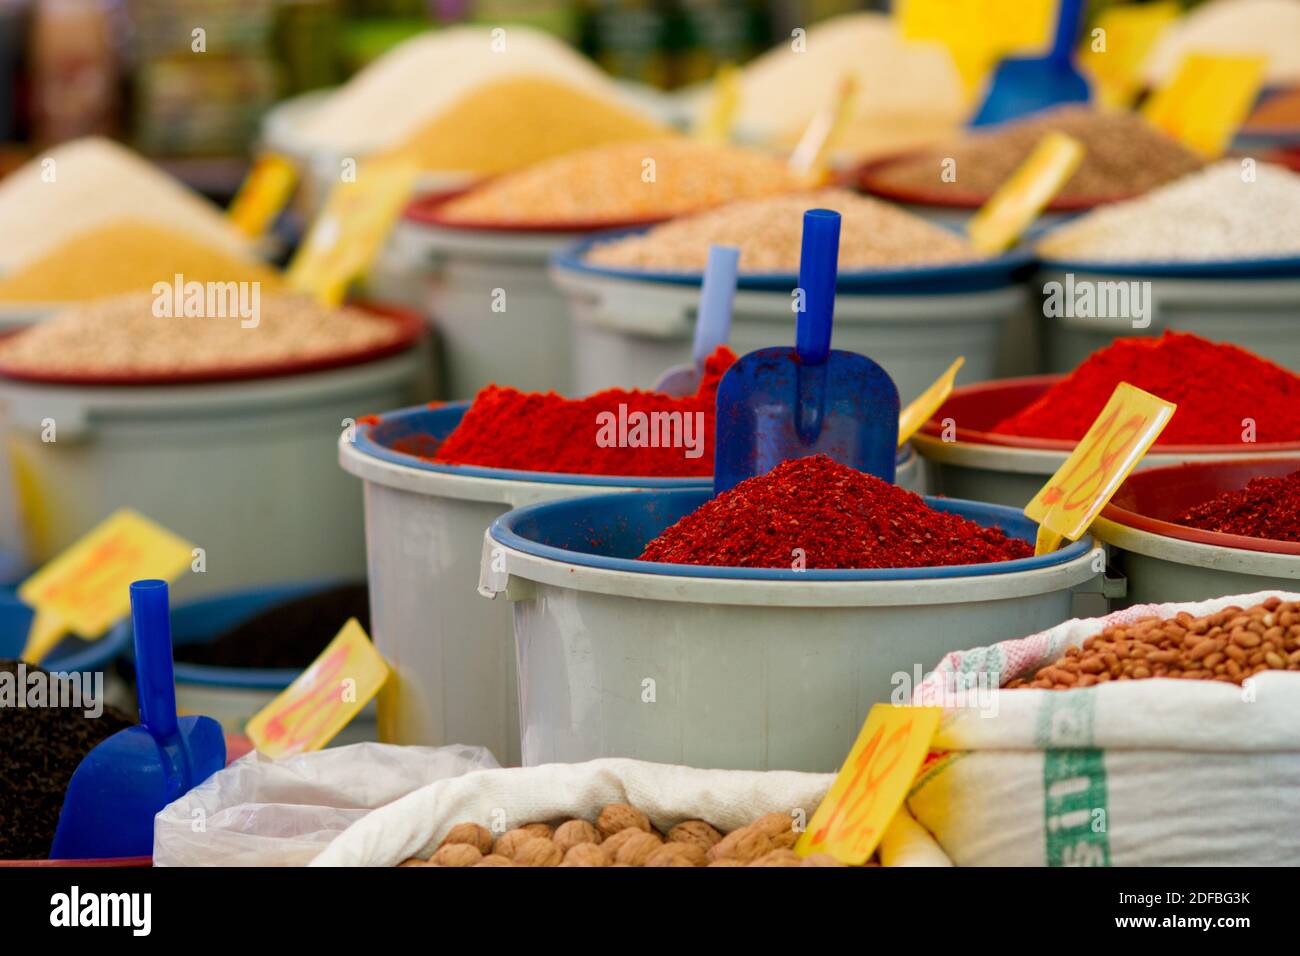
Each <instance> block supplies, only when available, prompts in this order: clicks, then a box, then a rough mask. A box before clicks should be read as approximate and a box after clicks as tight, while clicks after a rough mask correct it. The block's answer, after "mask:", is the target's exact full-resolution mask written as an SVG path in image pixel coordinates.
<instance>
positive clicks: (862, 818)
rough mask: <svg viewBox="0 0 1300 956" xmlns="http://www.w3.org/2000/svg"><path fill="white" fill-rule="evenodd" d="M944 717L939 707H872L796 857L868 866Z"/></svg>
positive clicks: (801, 842) (815, 814)
mask: <svg viewBox="0 0 1300 956" xmlns="http://www.w3.org/2000/svg"><path fill="white" fill-rule="evenodd" d="M942 716H943V710H942V708H939V707H896V706H894V705H893V704H876V705H875V706H873V707H872V708H871V712H870V713H869V714H867V721H866V723H865V724H863V725H862V730H861V732H859V734H858V739H857V742H856V743H854V745H853V749H852V750H850V751H849V755H848V757H847V758H846V759H845V761H844V765H843V766H842V767H840V772H839V775H838V776H837V777H836V778H835V782H834V783H833V784H831V789H830V791H829V792H827V794H826V796H825V798H824V799H823V800H822V802H821V805H820V806H819V807H818V808H817V812H816V813H814V814H813V816H812V819H811V820H810V821H809V822H808V828H807V829H806V830H805V831H804V833H803V835H802V836H801V837H799V842H798V843H796V844H795V848H794V849H795V852H796V853H798V854H799V855H800V856H808V855H809V854H811V853H829V854H831V855H832V856H834V857H835V858H836V859H837V860H839V861H840V862H841V863H844V864H847V865H849V866H861V865H862V864H863V863H865V862H867V860H868V859H869V858H870V857H871V854H872V853H874V852H875V850H876V846H877V844H879V843H880V838H881V837H882V836H883V835H884V833H885V829H886V828H887V827H888V826H889V822H890V821H891V820H893V819H894V814H896V813H897V812H898V808H899V807H901V806H902V805H903V798H904V797H906V796H907V788H908V787H910V786H911V785H912V780H913V779H915V777H916V772H917V770H918V769H920V767H921V763H922V761H924V760H925V756H926V754H927V753H929V751H930V741H931V740H932V739H933V738H934V732H935V731H936V730H937V729H938V727H939V718H940V717H942Z"/></svg>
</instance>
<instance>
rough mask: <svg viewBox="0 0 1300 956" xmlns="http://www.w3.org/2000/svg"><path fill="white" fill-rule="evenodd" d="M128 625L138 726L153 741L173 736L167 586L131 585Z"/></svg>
mask: <svg viewBox="0 0 1300 956" xmlns="http://www.w3.org/2000/svg"><path fill="white" fill-rule="evenodd" d="M131 623H132V624H133V625H134V630H135V664H136V694H137V697H138V698H139V704H140V722H141V723H142V724H144V726H145V728H146V729H147V730H148V731H149V733H150V734H152V735H153V736H154V737H155V738H157V739H159V740H166V739H167V738H169V737H174V736H176V734H177V732H178V731H179V730H180V726H179V724H178V723H177V720H176V675H175V673H174V671H173V667H172V625H171V617H170V615H169V614H168V610H167V582H166V581H158V580H145V581H135V582H133V583H132V584H131Z"/></svg>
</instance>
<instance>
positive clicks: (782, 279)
mask: <svg viewBox="0 0 1300 956" xmlns="http://www.w3.org/2000/svg"><path fill="white" fill-rule="evenodd" d="M652 227H653V224H652V225H650V226H633V227H627V228H619V229H609V230H605V231H602V232H598V233H595V234H593V235H588V236H585V237H582V238H580V239H577V240H575V241H574V242H572V243H570V244H569V245H567V246H565V247H564V248H562V249H559V250H557V251H556V252H555V253H554V254H553V255H552V257H551V268H552V269H554V270H556V271H558V272H560V273H572V274H577V275H579V276H586V277H596V278H601V279H607V280H613V281H619V282H645V283H647V284H649V285H663V286H685V287H688V288H690V287H698V286H700V285H701V284H702V283H703V281H704V273H703V272H670V271H658V272H656V271H651V270H642V269H624V268H614V267H611V266H600V265H593V264H591V263H589V262H587V261H586V260H585V256H586V255H587V253H588V252H590V251H591V250H592V249H593V248H594V247H595V246H597V245H600V244H602V243H605V242H611V241H614V240H616V239H621V238H624V237H627V236H633V235H639V234H642V233H645V232H647V231H648V230H649V229H650V228H652ZM1036 262H1037V259H1036V258H1035V256H1034V254H1033V253H1032V252H1031V251H1030V250H1029V249H1028V248H1025V247H1019V248H1015V249H1012V250H1011V251H1009V252H1004V253H1000V254H998V255H996V256H987V257H984V258H981V259H974V260H968V261H962V262H955V263H950V264H946V265H925V264H922V265H914V266H900V267H895V268H888V269H842V270H840V271H839V273H838V274H837V277H836V288H837V290H839V291H840V292H841V293H843V294H845V295H855V294H857V295H870V294H872V291H873V287H875V288H879V289H882V290H883V291H882V292H880V293H879V294H890V293H891V292H893V294H898V295H917V296H920V295H930V296H939V295H945V294H950V293H949V292H945V291H942V290H941V291H924V290H917V291H912V292H903V291H897V292H894V290H892V289H891V288H890V287H891V286H895V285H896V286H901V287H903V288H906V287H907V286H909V285H914V284H932V283H941V282H945V281H947V282H949V283H951V284H953V285H960V284H961V283H963V282H965V283H976V284H980V285H981V288H984V287H987V288H990V289H995V288H1000V287H1002V286H1011V285H1013V284H1015V283H1014V281H1013V280H1014V276H1015V274H1016V273H1018V272H1020V271H1021V270H1028V269H1030V268H1032V267H1033V266H1034V264H1035V263H1036ZM798 284H799V276H798V274H797V273H794V272H745V271H742V272H741V273H740V274H739V275H738V276H737V279H736V288H737V289H738V290H740V291H743V292H781V293H783V294H786V295H788V294H789V291H790V289H792V288H795V287H796V286H798ZM953 291H961V290H960V289H957V290H953Z"/></svg>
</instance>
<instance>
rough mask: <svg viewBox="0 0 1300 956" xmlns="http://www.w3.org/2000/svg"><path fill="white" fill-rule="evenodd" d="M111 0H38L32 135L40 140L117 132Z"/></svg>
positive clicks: (33, 32)
mask: <svg viewBox="0 0 1300 956" xmlns="http://www.w3.org/2000/svg"><path fill="white" fill-rule="evenodd" d="M113 7H114V4H113V2H112V0H36V4H35V6H34V8H33V11H32V24H31V77H32V81H31V82H32V88H31V100H32V133H33V138H34V139H36V141H37V142H40V143H54V142H61V141H63V140H67V139H73V138H75V137H78V136H87V135H91V134H104V135H109V134H112V133H114V132H116V130H117V126H118V113H119V108H120V105H121V100H120V90H119V85H118V62H117V53H116V48H115V44H114V38H113V27H112V13H113Z"/></svg>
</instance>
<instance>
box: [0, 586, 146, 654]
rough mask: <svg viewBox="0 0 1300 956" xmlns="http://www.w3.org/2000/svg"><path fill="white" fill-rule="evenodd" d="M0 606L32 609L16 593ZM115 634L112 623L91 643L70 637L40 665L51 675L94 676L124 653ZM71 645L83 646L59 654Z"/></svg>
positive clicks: (122, 641)
mask: <svg viewBox="0 0 1300 956" xmlns="http://www.w3.org/2000/svg"><path fill="white" fill-rule="evenodd" d="M0 606H2V607H5V608H13V609H22V610H23V611H25V612H27V613H28V614H30V613H32V609H31V607H30V606H29V605H28V604H27V603H26V602H24V601H23V600H22V599H21V598H19V597H18V596H17V595H16V594H12V595H5V596H4V597H2V598H0ZM116 632H117V625H116V624H115V625H113V626H112V627H110V628H109V629H108V630H107V631H105V632H104V634H103V636H102V637H99V638H96V639H95V640H93V641H87V640H85V639H84V638H81V637H79V636H77V635H75V634H73V635H69V636H67V637H65V638H63V640H61V641H60V642H59V644H58V645H57V646H56V647H55V648H54V650H53V651H51V652H50V655H49V656H48V657H47V658H46V659H45V660H44V661H42V662H41V664H40V666H41V667H43V668H45V670H47V671H49V672H50V673H52V674H75V673H79V672H80V673H95V672H97V671H102V670H106V669H107V668H109V667H111V666H112V664H113V663H114V662H115V661H116V660H117V659H118V658H120V657H121V656H122V655H123V654H124V653H125V652H126V640H125V638H123V637H122V636H120V635H118V634H117V633H116ZM71 642H76V643H75V644H73V645H72V646H74V647H76V646H77V645H82V646H80V647H77V649H76V650H74V651H72V652H71V653H69V654H59V653H58V652H59V649H60V648H62V647H64V646H66V645H68V644H70V643H71ZM15 656H16V655H15Z"/></svg>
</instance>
